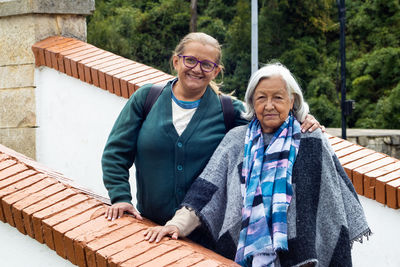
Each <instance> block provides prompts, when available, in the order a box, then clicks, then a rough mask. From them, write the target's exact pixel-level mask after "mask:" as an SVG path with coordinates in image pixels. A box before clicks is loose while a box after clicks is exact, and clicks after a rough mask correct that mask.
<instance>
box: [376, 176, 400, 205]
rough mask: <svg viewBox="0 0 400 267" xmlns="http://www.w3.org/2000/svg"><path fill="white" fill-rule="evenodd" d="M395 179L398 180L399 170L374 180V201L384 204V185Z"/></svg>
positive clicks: (399, 177)
mask: <svg viewBox="0 0 400 267" xmlns="http://www.w3.org/2000/svg"><path fill="white" fill-rule="evenodd" d="M396 179H400V170H398V171H395V172H391V173H389V174H387V175H385V176H381V177H378V178H376V186H375V197H376V201H378V202H380V203H382V204H386V184H387V183H388V182H390V181H393V180H396Z"/></svg>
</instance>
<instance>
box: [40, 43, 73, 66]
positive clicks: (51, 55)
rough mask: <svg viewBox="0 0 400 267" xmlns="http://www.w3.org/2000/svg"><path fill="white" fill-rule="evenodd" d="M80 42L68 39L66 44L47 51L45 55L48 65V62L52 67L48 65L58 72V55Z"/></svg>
mask: <svg viewBox="0 0 400 267" xmlns="http://www.w3.org/2000/svg"><path fill="white" fill-rule="evenodd" d="M77 42H79V41H77V40H75V39H66V40H65V42H64V43H60V44H57V45H54V46H52V47H49V48H47V49H45V51H44V55H45V59H46V63H47V62H48V63H49V64H50V65H47V66H48V67H50V68H54V69H56V70H58V63H57V60H56V55H57V54H59V53H60V51H63V50H65V48H66V47H69V46H71V45H73V44H75V43H77Z"/></svg>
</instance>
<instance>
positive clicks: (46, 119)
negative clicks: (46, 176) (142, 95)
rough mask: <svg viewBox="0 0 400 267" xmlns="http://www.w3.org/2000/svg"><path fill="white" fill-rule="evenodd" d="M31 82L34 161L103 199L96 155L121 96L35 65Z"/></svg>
mask: <svg viewBox="0 0 400 267" xmlns="http://www.w3.org/2000/svg"><path fill="white" fill-rule="evenodd" d="M35 81H36V109H37V110H36V114H37V123H36V125H38V127H39V128H38V129H37V131H36V159H37V161H38V162H41V163H43V164H44V165H46V166H47V167H49V168H51V169H54V170H55V171H58V172H61V173H62V174H64V175H65V176H66V177H68V178H70V179H73V180H75V181H76V182H77V183H79V184H80V185H82V186H83V187H85V188H88V189H90V190H92V191H94V192H95V193H97V194H99V195H102V196H104V197H108V195H107V191H106V189H105V187H104V185H103V180H102V171H101V155H102V152H103V149H104V145H105V143H106V141H107V137H108V134H109V133H110V131H111V128H112V126H113V124H114V121H115V120H116V118H117V116H118V114H119V112H120V111H121V109H122V108H123V106H124V105H125V103H126V101H127V99H125V98H122V97H118V96H116V95H114V94H111V93H109V92H108V91H105V90H102V89H100V88H98V87H95V86H92V85H89V84H87V83H84V82H82V81H81V80H79V79H75V78H72V77H70V76H68V75H66V74H63V73H60V72H58V71H56V70H54V69H51V68H47V67H40V68H36V70H35ZM133 175H134V171H133V170H131V177H134V176H133ZM131 181H132V182H131V185H132V190H133V191H132V194H133V197H134V198H135V194H136V189H135V181H134V179H132V180H131ZM134 201H135V200H134Z"/></svg>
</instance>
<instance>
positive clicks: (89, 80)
mask: <svg viewBox="0 0 400 267" xmlns="http://www.w3.org/2000/svg"><path fill="white" fill-rule="evenodd" d="M120 58H121V57H120V56H117V55H114V54H112V53H110V54H108V56H104V57H103V58H100V59H96V60H93V61H90V62H87V63H86V62H85V61H82V62H80V64H82V65H79V64H78V67H79V66H82V67H83V72H84V75H85V78H84V81H86V82H87V83H93V79H92V73H91V72H92V71H91V70H92V69H93V68H95V67H96V66H101V65H103V64H111V63H110V62H113V61H115V60H116V59H120ZM87 60H89V59H87ZM96 75H97V72H96ZM81 80H82V79H81ZM96 86H97V85H96Z"/></svg>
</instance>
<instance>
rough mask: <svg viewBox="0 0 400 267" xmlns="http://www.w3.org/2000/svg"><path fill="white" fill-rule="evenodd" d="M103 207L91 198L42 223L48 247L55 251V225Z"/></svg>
mask: <svg viewBox="0 0 400 267" xmlns="http://www.w3.org/2000/svg"><path fill="white" fill-rule="evenodd" d="M101 205H102V203H101V202H100V201H98V200H96V199H91V198H90V199H88V200H86V201H84V202H82V203H79V204H77V205H74V206H72V207H69V208H67V209H66V210H64V211H61V212H59V213H58V214H55V215H54V216H52V217H50V218H47V219H45V220H43V221H42V226H43V237H44V241H45V243H46V244H47V246H48V247H49V248H51V249H53V250H55V245H54V239H53V232H52V228H53V227H54V226H55V225H57V224H60V223H62V222H65V221H66V220H68V219H71V218H72V217H74V216H76V215H78V214H81V213H83V212H85V211H87V210H90V209H92V208H95V207H99V206H101Z"/></svg>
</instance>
